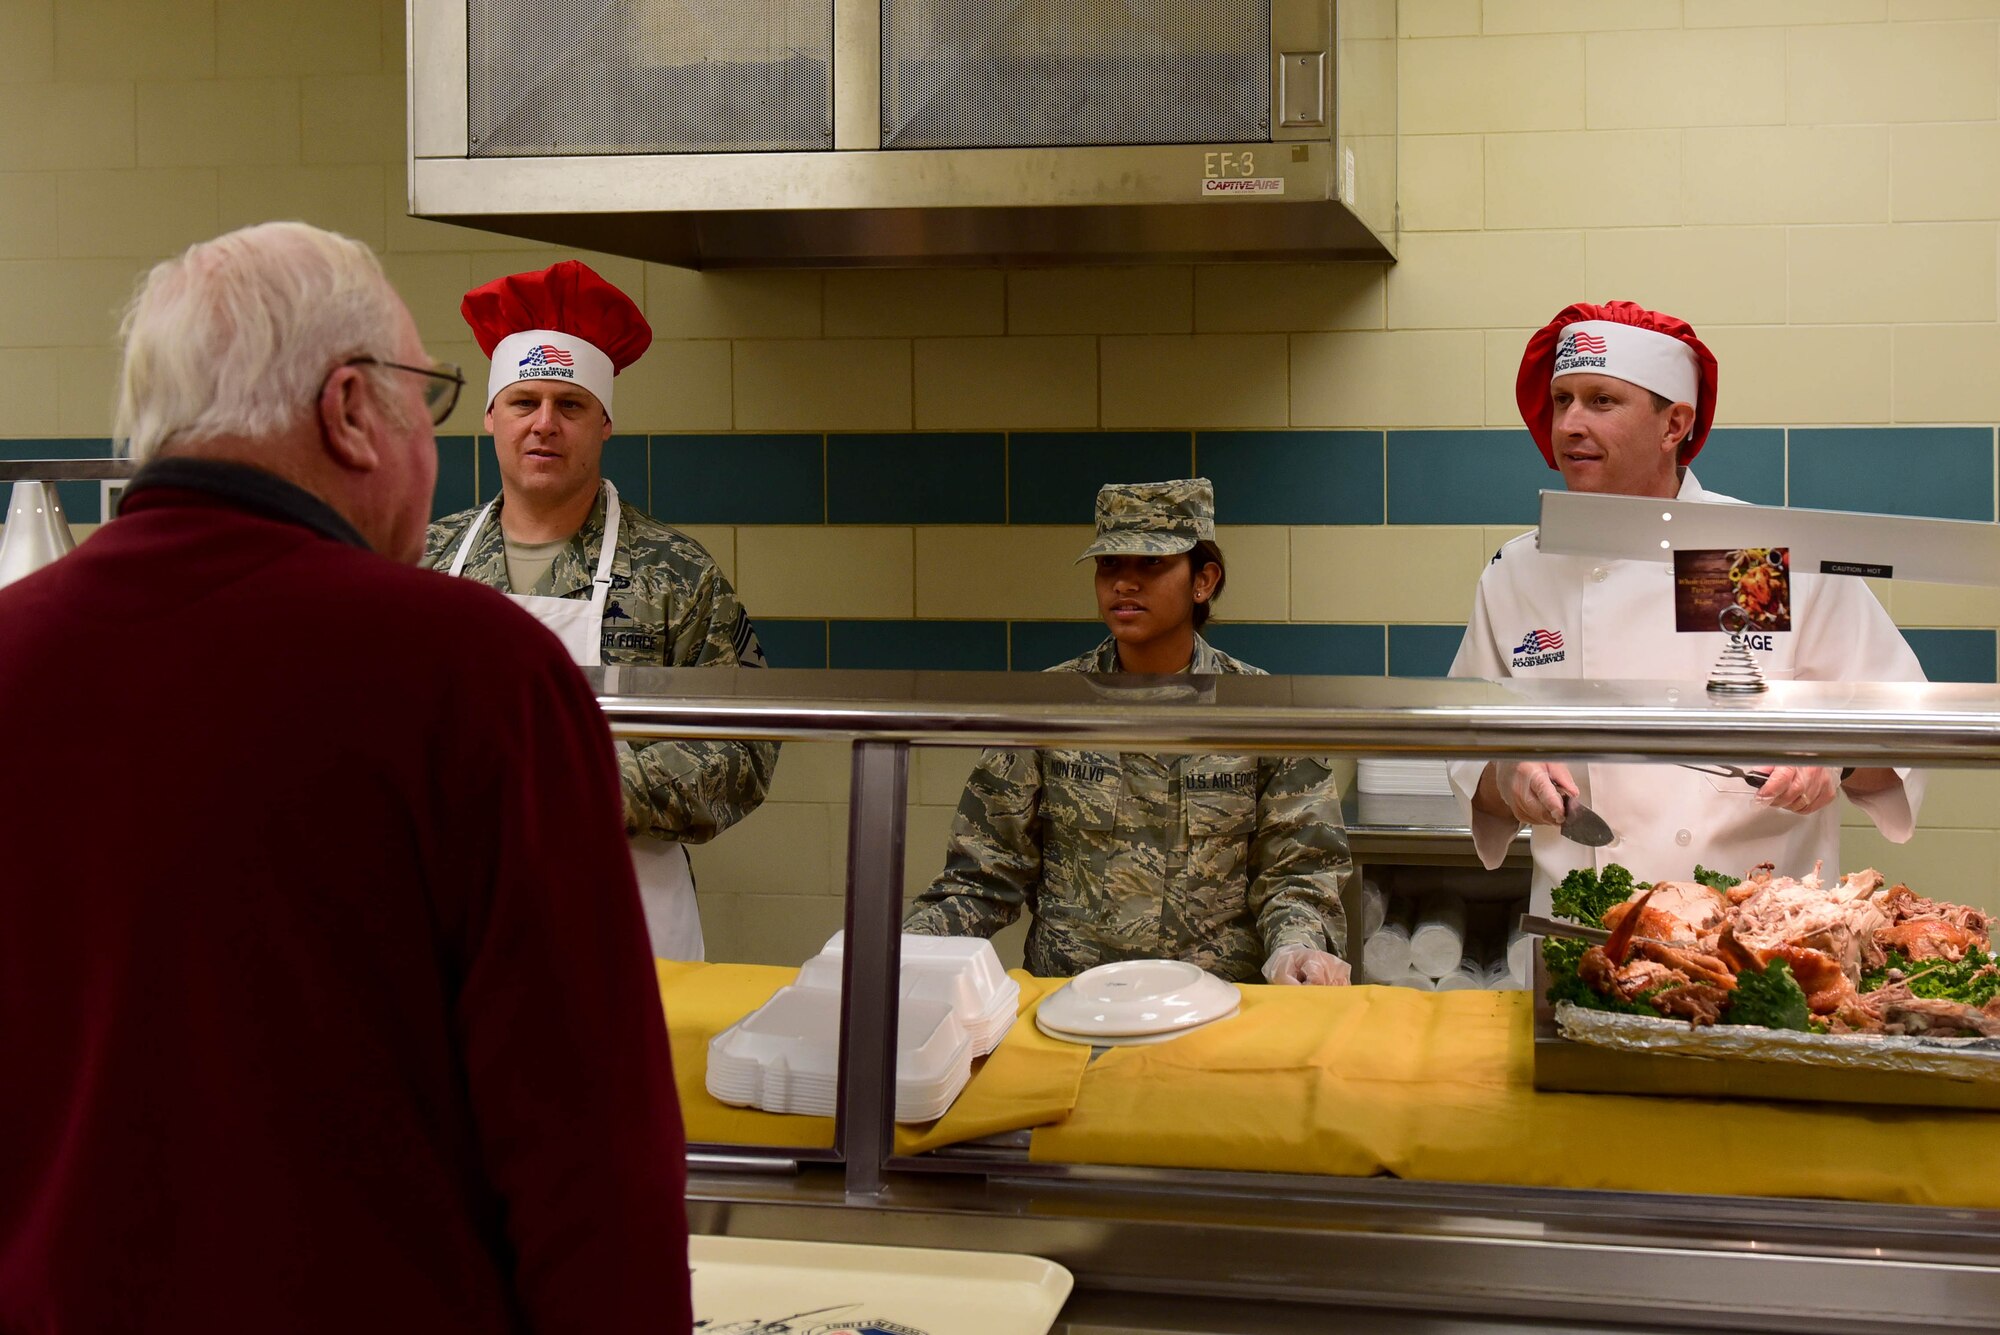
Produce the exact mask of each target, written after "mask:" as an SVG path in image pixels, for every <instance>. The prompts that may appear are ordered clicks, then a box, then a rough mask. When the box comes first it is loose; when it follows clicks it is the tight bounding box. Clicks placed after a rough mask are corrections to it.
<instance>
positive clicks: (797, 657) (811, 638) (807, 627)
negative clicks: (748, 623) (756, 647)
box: [756, 617, 826, 668]
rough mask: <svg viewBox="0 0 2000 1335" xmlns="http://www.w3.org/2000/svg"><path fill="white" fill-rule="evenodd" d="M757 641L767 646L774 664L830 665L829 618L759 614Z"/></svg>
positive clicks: (769, 656)
mask: <svg viewBox="0 0 2000 1335" xmlns="http://www.w3.org/2000/svg"><path fill="white" fill-rule="evenodd" d="M756 626H757V642H758V643H759V644H761V645H763V646H764V659H765V661H766V662H767V663H769V664H770V666H772V667H781V668H823V667H825V666H826V622H825V621H823V620H812V619H805V620H790V619H779V618H767V617H758V618H756Z"/></svg>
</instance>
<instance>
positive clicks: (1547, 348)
mask: <svg viewBox="0 0 2000 1335" xmlns="http://www.w3.org/2000/svg"><path fill="white" fill-rule="evenodd" d="M1579 372H1591V373H1595V374H1597V375H1608V376H1612V377H1614V378H1616V379H1619V380H1625V381H1629V382H1631V383H1632V384H1635V385H1638V386H1640V387H1641V388H1642V389H1649V390H1651V391H1653V392H1654V393H1655V394H1659V395H1662V396H1664V397H1666V398H1668V399H1671V400H1673V401H1674V402H1675V403H1685V404H1689V405H1691V406H1692V407H1693V408H1694V429H1693V430H1691V431H1689V432H1688V437H1687V439H1686V440H1685V441H1683V442H1681V458H1680V461H1681V462H1682V463H1687V462H1689V461H1690V460H1692V459H1693V458H1694V457H1695V455H1697V454H1699V453H1701V447H1702V444H1703V442H1705V441H1706V440H1707V439H1708V428H1709V426H1710V425H1711V424H1712V423H1713V422H1714V421H1715V354H1714V353H1712V352H1710V351H1709V350H1708V347H1707V345H1706V344H1704V343H1703V342H1702V341H1701V339H1700V338H1699V337H1697V336H1696V334H1695V332H1694V326H1692V325H1690V324H1689V323H1688V322H1687V321H1686V320H1682V319H1678V318H1676V317H1675V316H1672V315H1662V314H1660V312H1658V311H1649V310H1647V309H1646V308H1645V307H1644V306H1640V305H1637V304H1635V303H1633V302H1630V301H1612V302H1607V303H1605V304H1604V305H1602V306H1592V305H1590V304H1588V303H1586V302H1578V303H1577V304H1576V305H1574V306H1568V307H1565V308H1564V309H1563V311H1562V313H1561V314H1559V315H1557V316H1556V318H1555V319H1553V320H1551V321H1549V322H1548V323H1547V324H1546V325H1544V326H1543V327H1542V328H1541V329H1540V330H1538V331H1536V333H1535V334H1534V336H1533V337H1531V338H1530V339H1529V340H1528V346H1527V348H1526V350H1525V351H1523V352H1522V353H1521V373H1520V374H1519V375H1518V376H1517V377H1515V380H1514V402H1515V403H1517V404H1519V405H1520V408H1521V420H1522V421H1523V422H1526V423H1527V424H1528V434H1529V435H1531V436H1533V437H1534V438H1535V444H1537V445H1539V446H1541V448H1542V457H1543V458H1544V459H1546V460H1548V461H1549V467H1551V468H1554V467H1555V466H1556V451H1555V446H1554V444H1553V443H1552V442H1551V441H1550V439H1549V433H1550V430H1551V424H1552V421H1553V413H1554V403H1553V401H1552V399H1551V398H1550V394H1549V386H1550V385H1551V383H1552V382H1553V381H1554V380H1555V379H1556V377H1557V376H1564V375H1571V374H1574V373H1579Z"/></svg>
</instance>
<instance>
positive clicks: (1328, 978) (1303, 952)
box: [1264, 946, 1354, 987]
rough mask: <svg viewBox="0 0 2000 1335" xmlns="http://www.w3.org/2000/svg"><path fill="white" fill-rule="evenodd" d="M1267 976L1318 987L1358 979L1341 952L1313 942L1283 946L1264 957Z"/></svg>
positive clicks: (1271, 979)
mask: <svg viewBox="0 0 2000 1335" xmlns="http://www.w3.org/2000/svg"><path fill="white" fill-rule="evenodd" d="M1264 977H1265V978H1266V979H1268V980H1269V981H1271V982H1273V983H1304V984H1306V985H1308V986H1317V987H1346V986H1347V985H1348V984H1349V983H1351V982H1353V981H1354V971H1353V970H1352V969H1350V968H1348V967H1347V961H1346V960H1344V959H1342V958H1341V957H1340V956H1338V955H1329V954H1327V952H1325V951H1324V950H1314V949H1313V948H1312V947H1311V946H1279V947H1278V948H1277V950H1275V951H1273V952H1272V953H1271V958H1270V959H1267V960H1265V961H1264Z"/></svg>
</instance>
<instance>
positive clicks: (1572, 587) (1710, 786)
mask: <svg viewBox="0 0 2000 1335" xmlns="http://www.w3.org/2000/svg"><path fill="white" fill-rule="evenodd" d="M1716 379H1717V368H1716V361H1715V356H1714V354H1713V353H1711V352H1710V351H1709V350H1708V348H1707V347H1705V346H1704V345H1703V344H1702V341H1701V339H1700V338H1699V337H1697V336H1696V334H1695V332H1694V330H1693V328H1692V327H1690V326H1689V325H1688V324H1687V322H1686V321H1684V320H1679V319H1676V318H1675V317H1673V316H1671V315H1662V314H1660V313H1659V312H1657V311H1649V310H1646V309H1644V308H1643V307H1640V306H1637V305H1634V304H1633V303H1631V302H1628V301H1614V302H1611V303H1609V304H1608V305H1604V306H1591V305H1584V304H1578V305H1574V306H1570V307H1568V308H1567V309H1565V310H1564V311H1562V312H1561V313H1560V314H1559V315H1557V316H1556V317H1555V319H1553V320H1551V321H1550V322H1549V323H1548V325H1547V326H1546V327H1544V328H1543V329H1541V330H1540V331H1539V332H1537V333H1536V334H1535V335H1534V336H1533V337H1531V338H1530V339H1529V340H1528V346H1527V350H1526V351H1525V352H1524V353H1523V354H1522V357H1521V371H1520V375H1519V377H1518V378H1517V380H1516V382H1515V387H1514V395H1515V401H1516V402H1517V403H1518V404H1519V405H1520V409H1521V418H1522V420H1523V421H1524V422H1526V423H1527V426H1528V431H1529V434H1530V435H1532V436H1533V437H1534V440H1535V444H1536V445H1537V446H1539V447H1540V448H1541V452H1542V458H1543V459H1545V460H1546V461H1547V462H1548V465H1549V467H1551V468H1553V469H1556V470H1557V471H1559V472H1560V473H1561V474H1562V476H1563V483H1564V485H1566V486H1567V487H1568V488H1569V490H1571V491H1588V492H1607V493H1616V494H1620V495H1626V496H1658V497H1661V498H1665V499H1679V500H1683V501H1730V500H1733V499H1734V498H1732V497H1728V496H1722V495H1718V494H1716V493H1715V492H1711V491H1708V490H1706V489H1704V488H1703V487H1702V485H1701V483H1700V482H1698V481H1696V479H1695V475H1694V473H1693V471H1692V470H1691V469H1690V468H1689V464H1690V463H1691V462H1692V461H1693V459H1694V457H1695V456H1696V455H1697V454H1699V453H1700V452H1701V447H1702V445H1703V443H1704V442H1706V440H1707V439H1708V431H1709V426H1710V424H1711V423H1712V422H1713V421H1714V420H1715V403H1716ZM1792 584H1793V591H1792V629H1791V630H1790V631H1784V632H1776V633H1774V634H1772V636H1771V637H1770V638H1771V640H1772V647H1771V648H1770V650H1769V651H1768V652H1765V653H1760V655H1759V660H1760V663H1761V664H1762V666H1763V668H1764V672H1765V675H1766V676H1769V677H1772V678H1774V679H1779V680H1794V679H1796V680H1801V681H1813V680H1818V681H1829V680H1846V681H1922V680H1923V679H1924V677H1923V670H1922V668H1920V667H1919V666H1918V665H1917V659H1916V655H1915V654H1913V653H1912V652H1911V651H1910V647H1909V645H1908V644H1907V643H1905V642H1904V640H1903V637H1902V635H1901V634H1900V633H1898V631H1897V630H1896V627H1895V625H1894V623H1892V622H1891V621H1890V620H1889V617H1888V614H1887V613H1885V612H1884V611H1883V610H1882V606H1881V604H1880V603H1878V602H1877V601H1876V600H1875V595H1874V594H1873V593H1872V592H1870V590H1869V589H1868V586H1867V585H1866V584H1864V583H1863V582H1862V581H1860V580H1858V579H1849V578H1843V577H1839V576H1819V575H1814V574H1799V573H1795V574H1793V576H1792ZM1722 643H1723V637H1722V633H1721V632H1720V631H1719V630H1718V631H1717V632H1716V633H1714V634H1681V633H1678V632H1677V631H1676V630H1675V618H1674V581H1673V567H1672V565H1671V564H1669V563H1667V562H1661V561H1616V560H1603V559H1596V558H1592V557H1585V556H1557V555H1553V554H1549V553H1545V552H1542V551H1540V550H1538V549H1537V547H1536V543H1535V535H1534V534H1532V533H1527V534H1523V535H1522V536H1521V537H1518V538H1516V539H1514V541H1512V542H1510V543H1508V544H1507V545H1506V546H1504V547H1502V548H1501V549H1500V550H1499V552H1498V553H1497V554H1495V556H1494V558H1493V563H1492V564H1491V565H1489V566H1488V567H1487V568H1486V573H1485V574H1484V575H1482V576H1481V577H1480V580H1479V589H1478V592H1477V594H1476V596H1475V599H1474V603H1473V609H1472V622H1471V624H1470V625H1468V626H1467V627H1466V630H1465V639H1464V641H1463V643H1461V644H1460V646H1459V650H1458V657H1457V659H1456V660H1455V661H1454V662H1453V663H1452V668H1451V675H1452V676H1454V677H1485V678H1500V677H1514V676H1521V677H1586V678H1620V677H1623V678H1654V679H1672V680H1685V681H1700V680H1703V679H1705V678H1706V677H1707V676H1708V673H1709V668H1710V665H1711V664H1713V663H1714V662H1715V659H1716V657H1717V655H1718V653H1719V651H1720V649H1721V648H1722ZM1452 786H1453V788H1454V789H1456V790H1457V792H1458V795H1459V797H1460V799H1461V800H1462V801H1463V802H1464V803H1465V804H1466V806H1467V808H1468V811H1469V815H1470V818H1471V822H1472V830H1473V842H1474V844H1475V845H1476V846H1477V848H1478V850H1479V854H1480V857H1481V860H1482V861H1484V862H1485V863H1486V865H1487V866H1489V867H1495V866H1498V865H1499V863H1500V859H1501V858H1502V857H1503V856H1504V855H1505V852H1506V849H1507V846H1508V844H1509V843H1511V842H1512V840H1513V838H1514V835H1515V832H1516V831H1517V830H1518V829H1519V828H1520V825H1521V823H1522V822H1526V823H1527V824H1529V825H1530V826H1532V827H1533V831H1532V840H1531V843H1532V846H1533V850H1534V860H1535V874H1534V883H1533V895H1532V898H1533V901H1534V904H1535V908H1536V911H1538V912H1546V911H1547V908H1548V902H1549V891H1550V889H1551V888H1552V887H1553V886H1554V885H1556V884H1558V883H1559V882H1560V881H1561V880H1562V878H1563V877H1564V876H1565V875H1567V874H1568V873H1569V872H1570V871H1571V870H1573V869H1575V868H1578V867H1588V866H1595V867H1597V868H1599V869H1602V868H1603V867H1604V866H1606V865H1608V864H1610V863H1612V862H1618V863H1622V864H1624V865H1625V866H1626V867H1628V868H1630V869H1631V870H1632V871H1633V872H1634V873H1635V874H1636V875H1638V876H1640V877H1642V878H1644V879H1649V880H1679V881H1685V880H1689V879H1691V878H1692V876H1693V873H1694V867H1695V864H1696V863H1697V862H1700V863H1702V864H1705V865H1706V866H1709V867H1714V868H1717V869H1719V870H1723V871H1726V872H1728V873H1729V874H1731V875H1741V874H1742V873H1743V871H1744V870H1745V869H1747V868H1749V867H1751V866H1754V865H1756V864H1757V863H1759V862H1765V861H1768V862H1772V863H1775V864H1776V865H1777V868H1778V870H1779V871H1780V872H1784V873H1787V874H1790V875H1795V876H1797V875H1805V874H1806V873H1808V872H1810V871H1811V870H1812V869H1813V866H1814V864H1815V863H1824V864H1825V868H1826V871H1827V873H1828V874H1829V875H1830V874H1831V873H1832V872H1833V871H1834V870H1835V868H1837V867H1838V865H1839V861H1840V821H1839V815H1838V812H1837V810H1836V808H1835V807H1834V802H1835V799H1836V797H1838V796H1839V794H1840V793H1841V792H1845V793H1846V795H1847V796H1848V798H1849V799H1850V800H1852V801H1853V802H1854V803H1855V805H1857V806H1859V807H1860V808H1861V809H1862V810H1864V811H1866V812H1867V813H1868V815H1869V817H1870V818H1871V819H1872V820H1873V821H1874V822H1875V824H1876V826H1877V828H1879V829H1880V830H1881V831H1882V833H1883V834H1884V835H1886V836H1887V837H1888V838H1889V839H1891V840H1893V841H1895V842H1897V843H1902V842H1904V841H1906V840H1908V839H1909V837H1910V835H1911V834H1912V833H1913V832H1914V829H1915V825H1916V813H1917V807H1918V803H1919V801H1920V799H1921V796H1922V788H1923V778H1922V775H1921V774H1917V773H1911V772H1909V771H1898V770H1893V769H1860V770H1852V771H1848V772H1846V773H1845V774H1843V773H1842V772H1841V771H1838V770H1831V769H1826V768H1823V767H1820V766H1816V765H1807V766H1791V765H1781V766H1777V767H1775V768H1773V769H1771V770H1770V772H1769V778H1768V779H1767V780H1766V782H1765V783H1764V784H1763V786H1762V787H1761V788H1753V787H1751V786H1750V785H1749V784H1747V783H1745V782H1744V781H1743V780H1741V779H1735V778H1724V777H1712V776H1709V775H1705V774H1697V773H1694V772H1692V771H1690V770H1687V769H1683V768H1680V767H1677V766H1671V765H1602V764H1583V765H1563V764H1554V763H1542V762H1520V763H1517V762H1511V761H1495V762H1492V763H1487V762H1485V761H1470V762H1461V763H1458V764H1455V765H1453V766H1452ZM1575 801H1581V802H1583V803H1585V804H1586V805H1588V806H1590V807H1591V808H1593V809H1594V810H1596V811H1597V812H1598V813H1599V814H1600V815H1602V816H1603V817H1604V818H1605V820H1606V822H1607V823H1608V824H1609V825H1610V826H1611V828H1612V829H1613V830H1614V831H1616V832H1617V835H1618V837H1617V839H1616V840H1614V841H1613V843H1612V844H1610V845H1609V846H1608V847H1604V848H1597V849H1592V848H1587V847H1585V846H1583V845H1582V844H1577V843H1573V842H1571V841H1569V840H1567V839H1565V838H1563V837H1562V835H1561V834H1560V833H1559V832H1558V829H1557V827H1558V826H1560V825H1561V824H1562V821H1563V817H1564V810H1565V807H1566V806H1567V805H1569V804H1570V803H1572V802H1575Z"/></svg>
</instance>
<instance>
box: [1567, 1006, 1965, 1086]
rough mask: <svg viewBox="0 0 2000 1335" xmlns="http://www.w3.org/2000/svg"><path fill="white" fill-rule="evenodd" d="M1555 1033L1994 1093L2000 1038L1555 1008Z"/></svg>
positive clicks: (1639, 1048) (1633, 1047)
mask: <svg viewBox="0 0 2000 1335" xmlns="http://www.w3.org/2000/svg"><path fill="white" fill-rule="evenodd" d="M1555 1023H1556V1031H1557V1032H1558V1033H1560V1034H1561V1035H1562V1036H1563V1037H1564V1038H1566V1039H1569V1040H1571V1041H1572V1042H1576V1043H1587V1044H1589V1045H1591V1046H1592V1047H1599V1048H1609V1049H1613V1050H1616V1051H1620V1052H1647V1053H1657V1054H1665V1055H1671V1056H1677V1057H1698V1058H1706V1059H1709V1060H1714V1061H1734V1062H1771V1063H1779V1064H1783V1065H1788V1066H1814V1067H1822V1068H1826V1069H1830V1070H1849V1071H1856V1072H1869V1073H1881V1072H1900V1073H1905V1074H1910V1075H1929V1076H1943V1077H1946V1078H1948V1079H1953V1080H1962V1081H1971V1082H1974V1083H1978V1084H1984V1085H1992V1086H1994V1087H1996V1088H2000V1039H1994V1038H1911V1037H1905V1036H1902V1035H1897V1034H1881V1035H1873V1034H1801V1033H1795V1032H1793V1031H1791V1030H1786V1029H1764V1028H1761V1027H1757V1026H1753V1025H1704V1026H1703V1027H1701V1028H1699V1029H1697V1028H1694V1027H1692V1026H1690V1025H1689V1024H1688V1023H1687V1022H1686V1021H1684V1020H1674V1019H1668V1018H1667V1017H1665V1016H1657V1017H1656V1016H1650V1015H1626V1014H1621V1013H1618V1012H1614V1011H1599V1010H1587V1009H1585V1008H1584V1007H1581V1006H1575V1005H1572V1004H1570V1003H1569V1002H1562V1003H1560V1004H1558V1005H1557V1006H1556V1007H1555Z"/></svg>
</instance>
